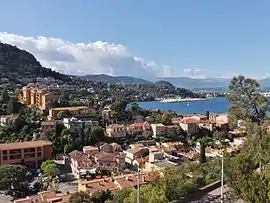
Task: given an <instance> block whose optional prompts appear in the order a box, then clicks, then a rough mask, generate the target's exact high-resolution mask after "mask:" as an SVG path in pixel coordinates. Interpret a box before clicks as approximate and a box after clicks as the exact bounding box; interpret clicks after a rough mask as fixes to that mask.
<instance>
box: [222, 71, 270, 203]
mask: <svg viewBox="0 0 270 203" xmlns="http://www.w3.org/2000/svg"><path fill="white" fill-rule="evenodd" d="M258 89H259V84H258V83H257V82H256V81H255V80H253V79H249V78H245V77H243V76H239V77H235V78H233V80H232V82H231V84H230V86H229V95H228V100H229V101H230V102H231V107H230V110H229V116H230V117H229V118H230V124H231V125H234V124H235V123H236V121H237V120H239V119H241V120H242V121H243V124H244V126H242V128H243V127H244V128H245V129H246V130H247V137H248V142H247V143H246V145H245V147H244V148H243V149H242V151H241V152H240V153H239V154H236V155H231V156H229V157H227V158H228V161H225V163H226V164H225V167H226V173H225V174H226V179H227V183H228V185H229V186H230V187H231V188H233V192H234V193H235V194H236V195H237V196H238V197H240V198H242V199H243V200H245V201H246V202H255V203H259V202H269V201H270V195H269V191H270V178H269V176H268V175H267V174H269V170H268V168H267V167H266V166H267V164H268V163H269V161H270V159H269V153H270V148H269V146H270V139H269V138H270V136H269V133H267V132H266V131H265V128H264V125H265V115H266V111H267V106H268V102H267V99H266V98H265V97H263V96H262V95H260V94H259V93H258ZM235 127H237V126H235ZM264 165H265V166H264Z"/></svg>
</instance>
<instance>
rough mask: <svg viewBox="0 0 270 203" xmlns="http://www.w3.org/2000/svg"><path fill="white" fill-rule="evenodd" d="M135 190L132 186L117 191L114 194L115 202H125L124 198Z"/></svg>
mask: <svg viewBox="0 0 270 203" xmlns="http://www.w3.org/2000/svg"><path fill="white" fill-rule="evenodd" d="M132 191H133V190H132V189H131V188H123V189H121V190H118V191H116V192H115V193H114V194H113V202H117V203H124V200H125V199H126V198H128V197H129V196H130V193H131V192H132Z"/></svg>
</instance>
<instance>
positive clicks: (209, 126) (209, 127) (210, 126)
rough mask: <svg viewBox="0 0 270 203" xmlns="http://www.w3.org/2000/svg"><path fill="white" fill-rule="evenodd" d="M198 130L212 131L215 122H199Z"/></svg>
mask: <svg viewBox="0 0 270 203" xmlns="http://www.w3.org/2000/svg"><path fill="white" fill-rule="evenodd" d="M198 127H199V128H205V129H207V130H209V131H213V130H214V128H215V122H213V121H210V120H200V121H199V123H198Z"/></svg>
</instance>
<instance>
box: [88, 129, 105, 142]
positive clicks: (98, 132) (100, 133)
mask: <svg viewBox="0 0 270 203" xmlns="http://www.w3.org/2000/svg"><path fill="white" fill-rule="evenodd" d="M104 136H105V135H104V129H103V128H102V127H100V126H94V127H93V128H92V132H91V138H92V139H93V140H96V141H101V140H102V139H103V138H104Z"/></svg>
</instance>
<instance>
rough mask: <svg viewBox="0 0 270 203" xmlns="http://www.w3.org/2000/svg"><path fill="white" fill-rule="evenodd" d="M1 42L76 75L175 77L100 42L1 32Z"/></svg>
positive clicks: (120, 48)
mask: <svg viewBox="0 0 270 203" xmlns="http://www.w3.org/2000/svg"><path fill="white" fill-rule="evenodd" d="M0 41H2V42H4V43H8V44H12V45H16V46H17V47H18V48H20V49H24V50H26V51H29V52H30V53H32V54H33V55H34V56H35V57H36V58H37V59H38V60H39V61H40V63H41V64H42V65H43V66H44V67H47V68H51V69H53V70H56V71H59V72H62V73H66V74H73V75H87V74H101V73H103V74H110V75H127V76H136V77H142V78H151V77H154V76H171V74H172V72H173V70H172V68H171V67H169V66H158V65H157V64H156V63H155V62H153V61H145V60H144V59H142V58H139V57H136V56H133V55H132V54H131V52H129V50H128V49H127V47H126V46H124V45H121V44H112V43H108V42H102V41H96V42H89V43H87V44H86V43H72V42H69V41H65V40H63V39H59V38H54V37H44V36H38V37H25V36H19V35H15V34H10V33H6V32H0Z"/></svg>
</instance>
